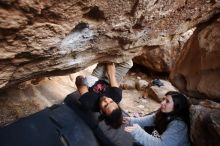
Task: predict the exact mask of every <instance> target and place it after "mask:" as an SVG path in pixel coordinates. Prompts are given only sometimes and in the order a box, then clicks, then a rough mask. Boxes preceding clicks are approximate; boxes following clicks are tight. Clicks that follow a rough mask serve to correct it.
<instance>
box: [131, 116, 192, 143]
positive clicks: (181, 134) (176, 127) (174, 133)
mask: <svg viewBox="0 0 220 146" xmlns="http://www.w3.org/2000/svg"><path fill="white" fill-rule="evenodd" d="M154 120H155V113H154V114H152V115H147V116H145V117H140V118H131V119H130V120H129V123H130V124H131V125H132V124H138V125H139V126H138V127H137V128H136V129H135V130H134V131H132V132H131V135H132V136H133V137H134V139H135V140H136V141H137V142H139V143H140V144H141V145H144V146H190V144H189V137H188V133H187V125H186V124H185V123H184V122H183V121H181V120H173V121H171V122H170V123H169V124H168V126H167V129H166V130H165V131H164V132H163V134H162V135H160V138H157V137H154V136H152V135H150V134H148V133H147V132H145V131H144V129H143V127H144V126H154ZM141 127H142V128H141Z"/></svg>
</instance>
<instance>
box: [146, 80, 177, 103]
mask: <svg viewBox="0 0 220 146" xmlns="http://www.w3.org/2000/svg"><path fill="white" fill-rule="evenodd" d="M160 82H161V83H162V84H163V86H157V85H152V84H150V85H149V86H148V87H147V88H146V91H145V92H146V96H148V97H150V98H152V99H154V100H155V101H157V102H161V101H162V100H163V97H164V96H165V94H166V93H167V92H168V91H178V90H177V89H176V88H175V87H174V86H173V85H172V84H171V83H170V82H169V81H165V80H160Z"/></svg>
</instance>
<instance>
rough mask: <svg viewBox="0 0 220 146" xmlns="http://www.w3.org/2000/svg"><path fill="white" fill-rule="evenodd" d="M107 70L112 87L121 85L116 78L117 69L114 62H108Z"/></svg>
mask: <svg viewBox="0 0 220 146" xmlns="http://www.w3.org/2000/svg"><path fill="white" fill-rule="evenodd" d="M106 71H107V75H108V79H109V83H110V85H111V87H119V85H118V82H117V80H116V76H115V74H116V69H115V64H114V63H107V64H106Z"/></svg>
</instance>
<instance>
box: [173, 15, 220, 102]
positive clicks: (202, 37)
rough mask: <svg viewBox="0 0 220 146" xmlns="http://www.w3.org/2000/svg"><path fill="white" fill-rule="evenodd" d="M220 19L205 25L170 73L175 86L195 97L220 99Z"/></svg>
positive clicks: (195, 33) (198, 30)
mask: <svg viewBox="0 0 220 146" xmlns="http://www.w3.org/2000/svg"><path fill="white" fill-rule="evenodd" d="M219 46H220V17H219V16H216V17H214V18H213V19H212V20H210V21H209V22H206V23H203V24H201V25H200V26H199V27H198V28H197V29H196V30H195V31H194V33H193V35H192V36H191V38H190V39H189V41H188V42H187V43H186V44H185V46H184V48H183V51H182V53H181V55H180V58H179V60H178V61H177V64H176V66H175V68H174V70H173V71H172V72H171V74H170V79H171V81H172V83H173V84H174V85H175V86H176V87H177V88H178V89H180V90H181V91H183V92H185V93H187V94H188V95H190V96H192V97H197V98H208V99H213V100H220V90H219V89H220V60H219V58H220V49H219Z"/></svg>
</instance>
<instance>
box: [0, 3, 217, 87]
mask: <svg viewBox="0 0 220 146" xmlns="http://www.w3.org/2000/svg"><path fill="white" fill-rule="evenodd" d="M218 7H219V5H218V1H215V0H214V1H211V0H210V1H209V0H191V1H187V0H175V1H171V0H153V1H152V0H124V1H120V0H108V1H101V0H92V1H87V0H83V1H82V0H74V1H72V0H62V1H60V0H46V1H42V0H19V1H16V0H1V1H0V42H1V43H0V47H1V50H0V67H1V70H0V88H3V87H7V86H9V85H13V84H16V83H19V82H22V81H25V80H29V79H32V78H38V77H44V76H51V75H61V74H68V73H70V72H76V71H78V70H80V69H82V68H85V67H86V66H89V65H91V64H93V63H95V62H102V61H109V60H111V61H114V62H121V61H123V60H126V59H128V58H131V57H134V56H137V55H139V54H140V53H141V49H142V48H145V47H144V46H160V45H161V44H165V43H166V41H165V40H166V38H170V37H172V36H174V35H176V34H182V33H184V32H186V31H187V30H189V29H190V28H193V27H195V26H196V25H197V24H198V23H200V22H202V21H205V20H207V19H209V18H210V17H211V16H212V15H214V14H215V13H217V12H218V11H217V8H218Z"/></svg>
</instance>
